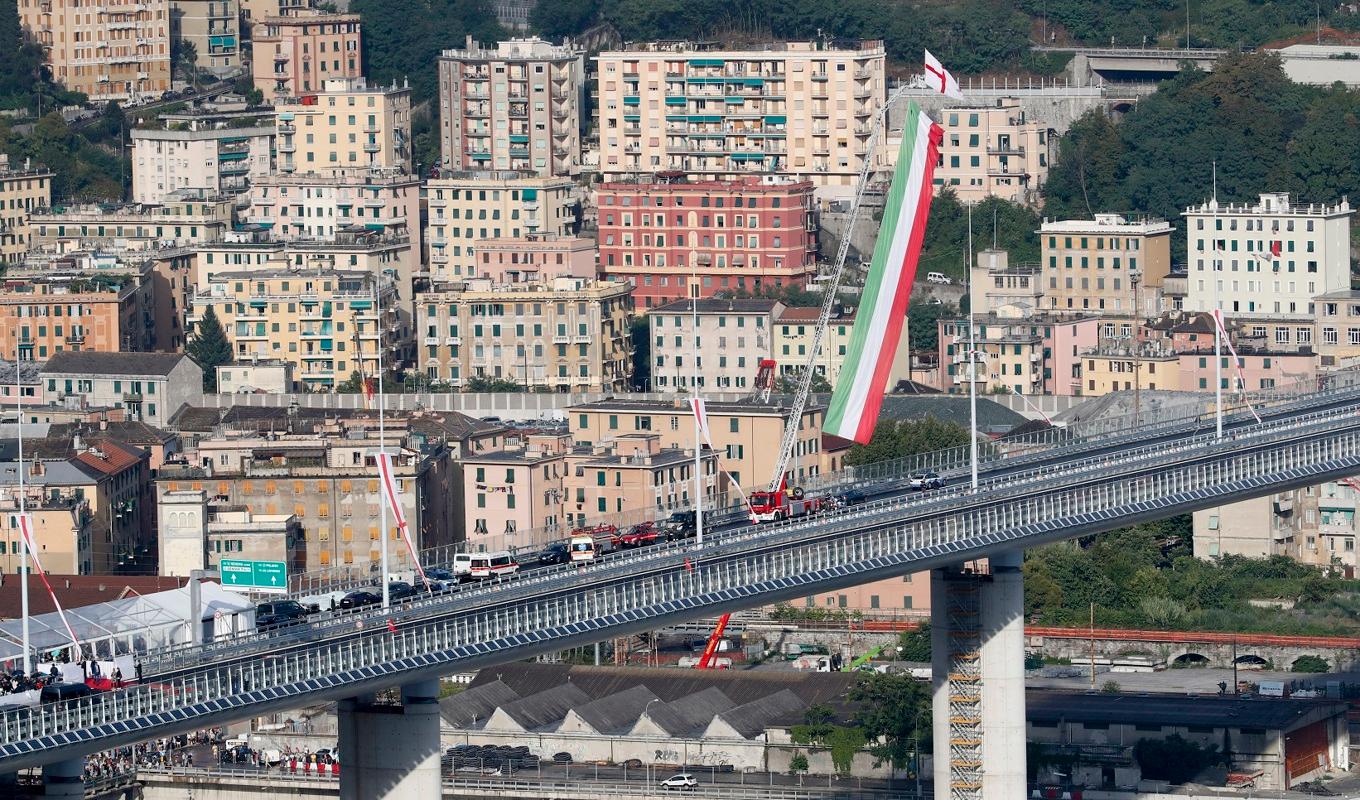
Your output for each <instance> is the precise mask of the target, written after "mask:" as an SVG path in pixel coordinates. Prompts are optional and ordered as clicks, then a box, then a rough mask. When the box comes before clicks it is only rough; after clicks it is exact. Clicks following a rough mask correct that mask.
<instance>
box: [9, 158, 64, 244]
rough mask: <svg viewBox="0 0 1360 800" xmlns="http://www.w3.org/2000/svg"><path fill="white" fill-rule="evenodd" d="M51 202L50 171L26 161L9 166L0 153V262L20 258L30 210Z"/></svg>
mask: <svg viewBox="0 0 1360 800" xmlns="http://www.w3.org/2000/svg"><path fill="white" fill-rule="evenodd" d="M51 205H52V172H51V170H47V169H41V168H35V167H33V165H32V164H31V163H30V162H28V161H25V162H24V165H23V167H11V166H10V163H9V156H8V155H5V154H3V153H0V263H3V264H13V263H15V262H17V261H20V260H22V259H23V255H24V253H25V252H27V251H28V248H29V247H30V245H31V243H32V242H31V238H30V237H31V230H30V227H29V214H30V213H32V212H33V210H34V209H39V208H47V207H49V206H51Z"/></svg>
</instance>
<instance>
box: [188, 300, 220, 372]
mask: <svg viewBox="0 0 1360 800" xmlns="http://www.w3.org/2000/svg"><path fill="white" fill-rule="evenodd" d="M193 333H194V338H193V340H192V341H190V342H189V346H188V347H187V348H185V352H187V353H188V354H189V357H190V358H192V359H193V360H194V361H196V362H198V366H199V367H201V368H202V369H203V391H205V392H215V391H217V368H218V367H220V366H222V365H223V364H230V363H231V342H228V341H227V335H226V333H224V332H223V331H222V323H221V322H220V321H218V319H217V312H216V311H215V310H213V307H212V306H208V310H207V311H205V312H203V317H202V318H201V319H199V321H198V324H196V325H195V326H194V331H193Z"/></svg>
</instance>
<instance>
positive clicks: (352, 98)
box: [274, 76, 415, 175]
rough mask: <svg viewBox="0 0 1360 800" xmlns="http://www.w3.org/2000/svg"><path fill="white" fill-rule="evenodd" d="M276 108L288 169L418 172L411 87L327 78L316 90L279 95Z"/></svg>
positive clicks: (281, 160) (284, 165) (283, 161)
mask: <svg viewBox="0 0 1360 800" xmlns="http://www.w3.org/2000/svg"><path fill="white" fill-rule="evenodd" d="M274 112H275V117H276V120H277V126H278V127H277V133H278V151H279V170H280V171H282V172H320V173H331V172H334V171H335V170H356V169H371V170H372V169H377V170H384V171H389V172H392V173H395V174H401V175H404V174H409V173H412V172H414V171H415V168H414V166H413V163H412V160H411V89H410V88H409V87H406V86H403V87H400V88H399V87H397V86H396V85H395V84H393V85H392V86H389V87H387V88H381V87H377V86H369V85H368V81H367V80H365V79H364V78H363V77H362V76H360V77H356V78H327V79H326V80H325V82H324V84H323V85H322V87H321V89H320V90H319V91H317V92H316V93H308V94H302V95H299V96H294V97H284V96H282V95H280V96H278V97H277V98H276V99H275V101H274Z"/></svg>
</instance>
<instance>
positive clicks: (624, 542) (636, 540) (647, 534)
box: [618, 522, 660, 547]
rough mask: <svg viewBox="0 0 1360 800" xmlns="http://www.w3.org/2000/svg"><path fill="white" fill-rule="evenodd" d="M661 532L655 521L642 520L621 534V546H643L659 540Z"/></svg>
mask: <svg viewBox="0 0 1360 800" xmlns="http://www.w3.org/2000/svg"><path fill="white" fill-rule="evenodd" d="M658 536H660V532H659V531H658V530H657V527H656V523H655V522H642V523H639V524H637V525H634V526H633V527H631V528H629V529H628V530H626V531H624V532H623V533H621V534H619V537H618V538H619V545H620V546H621V547H642V546H643V545H647V544H651V543H652V542H655V541H656V540H657V537H658Z"/></svg>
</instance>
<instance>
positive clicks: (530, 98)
mask: <svg viewBox="0 0 1360 800" xmlns="http://www.w3.org/2000/svg"><path fill="white" fill-rule="evenodd" d="M584 52H585V51H584V50H582V49H581V48H579V47H575V46H573V45H570V44H566V45H561V46H558V45H553V44H551V43H549V42H545V41H543V40H541V39H539V38H537V37H532V38H528V39H511V40H510V41H508V42H498V43H497V44H496V47H495V48H494V49H492V48H485V47H482V46H481V45H480V44H479V43H477V42H475V41H473V39H472V37H471V36H469V37H468V38H467V42H466V46H465V47H464V48H463V49H462V50H445V51H444V52H443V53H442V54H440V56H439V120H440V128H439V143H440V153H441V159H442V160H441V162H440V165H441V166H442V167H443V168H444V169H447V170H453V171H457V172H461V171H464V170H487V169H494V170H518V171H522V172H533V173H535V174H538V175H543V176H550V175H560V176H575V175H577V174H578V173H579V172H580V171H581V127H582V126H581V123H582V118H581V110H582V106H583V102H582V100H583V97H584V91H585V58H584Z"/></svg>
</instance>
